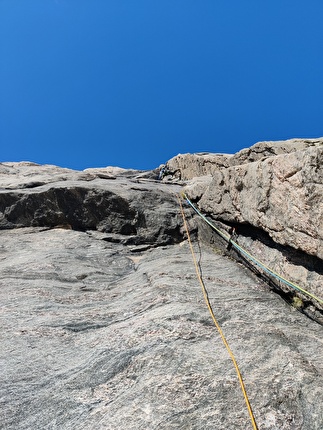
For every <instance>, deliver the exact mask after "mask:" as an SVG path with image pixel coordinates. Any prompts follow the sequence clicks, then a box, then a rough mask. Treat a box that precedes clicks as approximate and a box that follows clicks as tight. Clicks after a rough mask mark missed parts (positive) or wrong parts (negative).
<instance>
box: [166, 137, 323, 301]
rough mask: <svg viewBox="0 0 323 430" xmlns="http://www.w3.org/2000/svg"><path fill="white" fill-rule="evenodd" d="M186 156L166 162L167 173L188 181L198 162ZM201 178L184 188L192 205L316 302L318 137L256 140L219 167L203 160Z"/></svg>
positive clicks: (322, 241) (319, 290)
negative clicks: (233, 233) (204, 167)
mask: <svg viewBox="0 0 323 430" xmlns="http://www.w3.org/2000/svg"><path fill="white" fill-rule="evenodd" d="M192 157H194V156H192V155H191V154H187V155H181V156H178V157H175V159H173V160H170V163H169V166H170V171H171V172H174V175H177V176H179V177H180V178H181V179H191V178H192V177H193V175H194V174H195V173H198V172H199V171H200V170H201V168H200V167H193V166H194V164H198V165H199V164H202V165H204V164H203V162H202V161H201V159H197V158H195V159H192ZM208 157H209V156H208ZM210 157H211V156H210ZM223 157H225V156H223ZM211 158H212V157H211ZM188 166H190V167H188ZM187 169H191V170H192V172H193V173H192V174H187V173H186V172H187ZM205 174H207V175H208V176H204V177H200V178H198V180H197V179H193V180H192V181H191V183H190V184H189V185H188V186H187V188H186V191H187V194H188V196H189V197H191V198H192V199H193V200H194V201H195V202H196V203H198V206H199V208H200V209H201V210H202V211H203V212H205V213H207V214H209V215H210V216H211V217H213V218H214V219H216V220H218V221H221V222H223V223H225V224H229V225H232V226H234V227H235V228H236V233H237V235H238V236H237V237H238V240H240V244H241V245H242V246H248V249H249V251H250V252H252V253H254V254H255V255H256V257H257V258H259V259H260V260H264V261H265V262H267V263H268V265H270V266H271V267H272V268H273V270H274V271H278V272H279V273H281V274H282V275H283V276H284V277H287V278H288V279H290V280H291V281H292V282H295V283H299V284H301V285H302V286H303V288H305V289H308V290H309V291H310V292H311V293H312V294H315V295H318V296H319V297H322V296H323V285H322V284H323V139H316V140H314V139H313V140H290V141H286V142H260V143H258V144H256V145H254V146H252V147H251V148H248V149H245V150H242V151H240V152H238V153H237V154H235V155H233V156H228V157H227V158H226V162H223V166H220V165H219V164H218V162H215V163H214V164H213V165H212V163H209V166H208V170H207V171H205ZM250 238H252V240H250Z"/></svg>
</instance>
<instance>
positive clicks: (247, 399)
mask: <svg viewBox="0 0 323 430" xmlns="http://www.w3.org/2000/svg"><path fill="white" fill-rule="evenodd" d="M177 198H178V201H179V205H180V208H181V214H182V217H183V223H184V227H185V230H186V234H187V240H188V243H189V246H190V250H191V254H192V258H193V262H194V266H195V271H196V275H197V278H198V280H199V282H200V284H201V287H202V291H203V296H204V300H205V303H206V305H207V307H208V310H209V312H210V315H211V317H212V320H213V322H214V325H215V327H216V328H217V330H218V332H219V334H220V336H221V339H222V342H223V343H224V345H225V347H226V349H227V351H228V353H229V355H230V358H231V360H232V362H233V365H234V367H235V370H236V372H237V376H238V379H239V382H240V386H241V390H242V393H243V396H244V399H245V402H246V405H247V408H248V412H249V415H250V419H251V422H252V427H253V429H254V430H258V427H257V424H256V420H255V417H254V414H253V412H252V409H251V405H250V401H249V398H248V395H247V391H246V388H245V385H244V382H243V379H242V376H241V372H240V370H239V367H238V364H237V361H236V359H235V357H234V355H233V352H232V350H231V348H230V346H229V344H228V342H227V340H226V338H225V336H224V333H223V331H222V329H221V326H220V325H219V323H218V321H217V319H216V318H215V315H214V312H213V309H212V306H211V303H210V300H209V297H208V294H207V291H206V288H205V285H204V282H203V278H202V275H201V272H200V270H199V266H198V263H197V260H196V256H195V252H194V249H193V245H192V241H191V236H190V232H189V229H188V225H187V221H186V217H185V213H184V209H183V205H182V202H181V199H180V198H179V197H178V196H177Z"/></svg>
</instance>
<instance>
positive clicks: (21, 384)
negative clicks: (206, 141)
mask: <svg viewBox="0 0 323 430" xmlns="http://www.w3.org/2000/svg"><path fill="white" fill-rule="evenodd" d="M0 171H1V180H0V187H1V190H0V205H1V207H0V211H1V229H0V273H1V279H0V303H1V308H0V312H1V314H0V316H1V328H2V329H1V332H0V336H1V348H0V361H1V369H2V372H1V373H0V399H1V400H0V407H1V409H0V410H1V420H0V428H3V429H9V430H11V429H12V430H13V429H15V430H16V429H35V428H37V429H66V430H67V429H74V428H75V429H76V428H81V429H83V430H86V429H120V428H122V429H129V430H130V429H165V430H166V429H219V430H220V429H223V428H227V429H232V430H233V429H240V428H241V429H244V430H245V429H247V428H252V426H251V423H250V419H249V417H248V412H247V408H246V406H245V404H244V399H243V396H242V393H241V390H240V388H239V383H238V380H237V376H236V374H235V371H234V368H233V365H232V363H231V361H230V359H229V356H228V354H227V352H226V350H225V348H224V346H223V344H222V343H221V340H220V337H219V335H218V334H217V331H216V329H215V327H214V325H213V323H212V319H211V318H210V316H209V314H208V311H207V308H206V306H205V303H204V301H203V296H202V293H201V290H200V286H199V284H198V282H197V279H196V274H195V268H194V265H193V263H192V258H191V255H190V250H189V246H188V243H187V240H186V236H185V231H184V229H183V221H182V218H181V212H180V208H179V202H178V199H177V195H178V194H179V192H180V191H181V189H182V184H181V183H177V182H175V183H173V184H172V183H169V182H167V181H166V182H161V181H156V180H155V177H156V176H157V174H158V172H135V171H123V170H119V169H90V170H88V171H84V172H75V171H69V170H67V169H60V168H57V167H55V166H37V165H33V164H30V163H23V164H21V163H19V164H15V163H3V164H1V165H0ZM201 184H202V182H201ZM184 211H185V213H186V217H187V221H188V224H189V227H190V230H191V232H192V237H193V247H194V250H195V252H196V255H197V257H198V261H199V265H200V267H201V270H202V276H203V279H204V282H205V285H206V287H207V289H208V293H209V297H210V301H211V304H212V306H213V309H214V312H215V314H216V317H217V318H218V321H219V323H220V324H221V326H222V328H223V331H224V333H225V335H226V337H227V340H228V342H229V344H230V346H231V349H232V350H233V352H234V354H235V357H236V359H237V361H238V364H239V366H240V370H241V372H242V375H243V378H244V382H245V385H246V389H247V392H248V395H249V398H250V402H251V405H252V408H253V411H254V414H255V417H256V421H257V424H258V426H259V429H268V430H276V429H277V430H278V429H279V430H287V429H290V430H292V429H293V430H298V429H299V430H300V429H303V430H305V429H311V430H320V429H321V428H322V425H323V406H322V405H323V393H322V386H323V362H322V359H321V357H322V356H323V343H322V332H323V329H322V326H321V325H320V324H318V323H316V322H314V321H312V320H311V319H309V318H308V317H306V316H305V315H304V314H302V313H301V312H299V311H298V310H296V309H295V308H294V307H292V306H290V305H289V304H287V303H286V302H285V301H283V300H282V299H281V297H280V296H279V295H277V294H275V293H274V292H273V291H272V289H271V288H270V287H269V286H268V285H267V284H266V283H264V282H263V281H262V280H261V279H260V278H258V277H257V276H255V275H253V274H252V273H251V272H250V271H249V270H248V269H247V268H245V267H244V266H243V265H241V264H237V263H236V262H235V261H234V260H232V259H231V258H228V257H227V256H225V255H223V253H222V252H220V251H219V250H218V249H217V248H214V246H213V245H212V246H211V245H210V243H207V242H211V241H210V235H211V233H210V232H209V231H207V228H206V227H205V226H204V225H200V221H199V219H197V217H196V216H195V215H193V214H192V211H191V210H190V208H189V207H187V206H184ZM246 238H247V236H246ZM249 240H250V241H251V239H250V238H249Z"/></svg>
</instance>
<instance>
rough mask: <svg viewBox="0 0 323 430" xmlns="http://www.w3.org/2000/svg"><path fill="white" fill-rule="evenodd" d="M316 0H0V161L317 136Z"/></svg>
mask: <svg viewBox="0 0 323 430" xmlns="http://www.w3.org/2000/svg"><path fill="white" fill-rule="evenodd" d="M322 20H323V1H322V0H306V1H305V0H304V1H299V0H271V1H269V0H268V1H267V0H261V1H260V0H199V1H198V0H0V142H1V146H0V148H1V151H0V161H21V160H29V161H34V162H38V163H41V164H43V163H48V164H57V165H60V166H63V167H70V168H75V169H84V168H87V167H101V166H108V165H114V166H121V167H126V168H129V167H132V168H137V169H151V168H154V167H157V166H159V165H160V164H161V163H164V162H165V161H167V160H168V159H169V158H171V157H172V156H174V155H176V154H178V153H186V152H202V151H209V152H225V153H233V152H236V151H238V150H239V149H241V148H244V147H248V146H250V145H252V144H254V143H255V142H257V141H260V140H279V139H288V138H292V137H308V138H313V137H319V136H323V117H322V116H323V115H322V112H323V108H322V100H323V55H322V54H323V32H322Z"/></svg>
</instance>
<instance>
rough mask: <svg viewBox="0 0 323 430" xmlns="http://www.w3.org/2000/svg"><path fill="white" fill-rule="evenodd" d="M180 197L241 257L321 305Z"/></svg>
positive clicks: (310, 294) (320, 301) (317, 298)
mask: <svg viewBox="0 0 323 430" xmlns="http://www.w3.org/2000/svg"><path fill="white" fill-rule="evenodd" d="M182 197H183V198H184V199H185V200H186V201H187V203H188V204H189V205H190V206H191V207H192V209H193V210H194V211H195V212H196V213H197V214H198V215H199V216H200V217H201V218H202V219H203V220H204V221H205V222H206V223H207V224H208V225H209V226H210V227H211V228H212V229H213V230H215V231H216V232H217V233H218V234H219V235H220V236H221V237H222V238H223V239H224V240H226V241H227V242H228V243H230V245H232V246H233V247H234V248H235V249H237V250H238V251H239V252H240V254H241V255H243V256H245V257H246V258H247V259H249V260H250V261H252V262H253V263H254V264H255V265H257V266H258V267H260V268H261V269H262V270H264V272H266V273H268V274H269V275H270V276H272V277H273V278H275V279H277V280H278V281H281V282H282V283H284V284H285V285H288V286H289V287H291V288H293V289H294V290H297V291H299V292H301V293H303V294H305V295H306V296H308V297H311V298H312V299H314V300H316V301H317V302H318V303H320V304H323V300H322V299H320V298H319V297H317V296H315V295H314V294H312V293H310V292H308V291H306V290H304V288H301V287H300V286H299V285H297V284H295V283H294V282H291V281H288V280H287V279H285V278H284V277H283V276H281V275H279V274H278V273H276V272H275V271H274V270H272V269H270V268H269V267H267V266H266V265H265V264H264V263H263V262H261V261H260V260H258V259H257V258H255V257H254V256H252V255H251V254H249V252H248V251H246V250H245V249H244V248H242V247H241V246H240V245H238V244H237V243H236V242H235V241H234V240H232V239H231V236H229V235H228V234H226V233H224V232H223V231H221V230H220V229H219V228H217V227H216V226H215V225H214V224H212V223H211V222H210V221H209V220H208V219H207V218H206V217H205V216H204V215H203V214H202V213H201V212H200V211H199V210H198V209H197V208H196V207H195V206H194V205H193V203H192V202H191V201H190V199H189V198H188V197H187V196H186V194H185V193H182Z"/></svg>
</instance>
